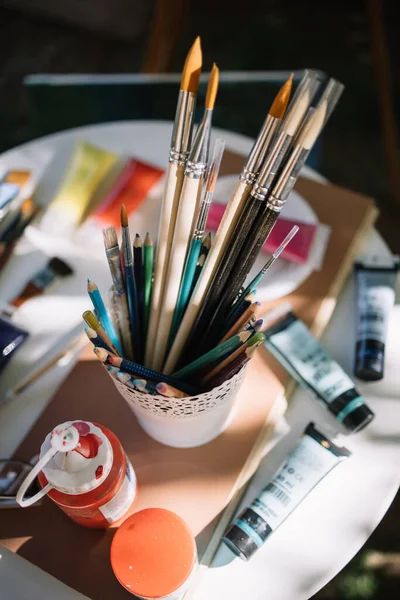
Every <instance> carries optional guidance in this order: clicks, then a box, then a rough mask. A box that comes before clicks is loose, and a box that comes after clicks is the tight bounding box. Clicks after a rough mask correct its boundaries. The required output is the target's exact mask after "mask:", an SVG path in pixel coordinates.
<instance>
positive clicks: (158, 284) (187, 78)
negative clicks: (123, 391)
mask: <svg viewBox="0 0 400 600" xmlns="http://www.w3.org/2000/svg"><path fill="white" fill-rule="evenodd" d="M201 67H202V53H201V46H200V38H199V37H198V38H196V40H195V42H194V44H193V46H192V47H191V49H190V51H189V53H188V55H187V58H186V62H185V65H184V68H183V73H182V79H181V83H180V91H179V97H178V105H177V108H176V115H175V123H174V128H173V132H172V138H171V147H170V153H169V161H168V168H167V172H166V177H165V186H164V193H163V199H162V203H161V215H160V222H159V230H158V238H157V246H156V255H155V265H154V284H153V293H152V298H151V308H150V320H149V326H148V331H147V340H146V353H145V364H146V365H147V366H149V367H150V366H152V356H153V352H154V345H155V342H156V336H157V328H158V323H159V317H160V309H161V305H162V302H163V297H164V288H165V281H166V277H167V271H168V265H169V259H170V253H171V249H172V242H173V236H174V231H175V223H176V215H177V212H178V205H179V198H180V194H181V190H182V184H183V177H184V172H185V167H186V162H187V158H188V155H189V151H190V147H191V141H192V130H193V120H194V113H195V105H196V94H197V88H198V86H199V80H200V73H201Z"/></svg>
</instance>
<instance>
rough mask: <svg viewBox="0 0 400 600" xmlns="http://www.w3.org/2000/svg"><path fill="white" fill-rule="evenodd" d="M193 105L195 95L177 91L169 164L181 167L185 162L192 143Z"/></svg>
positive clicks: (194, 103)
mask: <svg viewBox="0 0 400 600" xmlns="http://www.w3.org/2000/svg"><path fill="white" fill-rule="evenodd" d="M195 105H196V95H195V94H192V93H191V92H186V91H185V90H180V91H179V96H178V105H177V107H176V114H175V122H174V128H173V130H172V138H171V150H170V153H169V162H170V163H173V164H176V165H179V166H181V165H184V164H185V163H186V161H187V158H188V156H189V151H190V144H191V141H192V132H193V119H194V109H195Z"/></svg>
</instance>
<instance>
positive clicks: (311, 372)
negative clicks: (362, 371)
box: [265, 312, 374, 431]
mask: <svg viewBox="0 0 400 600" xmlns="http://www.w3.org/2000/svg"><path fill="white" fill-rule="evenodd" d="M265 336H266V342H265V345H266V347H267V348H268V350H270V351H271V352H272V354H273V355H274V356H275V357H276V358H277V359H278V360H279V362H280V363H281V364H282V365H283V366H284V367H285V368H286V369H287V370H288V371H289V373H290V374H291V375H292V376H293V377H294V378H295V379H296V381H298V382H299V383H300V384H302V385H303V386H304V387H305V388H306V389H307V390H309V391H310V392H311V393H312V394H313V395H314V396H316V397H317V398H318V399H319V400H320V401H321V402H322V403H323V404H324V405H325V406H326V407H327V408H328V410H329V411H330V412H332V413H333V414H334V415H335V417H336V418H337V419H338V420H339V421H340V422H342V423H343V425H345V427H347V428H348V429H350V430H351V431H358V430H360V429H362V428H363V427H365V426H366V425H367V424H368V423H369V422H370V421H371V420H372V419H373V418H374V413H373V412H372V411H371V410H370V409H369V407H368V406H367V405H366V404H365V402H364V399H363V398H362V396H361V395H360V394H359V393H358V391H357V390H356V388H355V385H354V382H353V381H352V380H351V379H350V377H349V376H348V375H347V374H346V373H345V372H344V371H343V369H342V367H341V366H340V365H338V363H337V362H336V361H334V360H333V358H331V357H330V356H329V354H328V353H327V352H326V351H325V350H324V348H323V347H322V346H321V344H320V343H319V342H318V340H316V339H315V337H314V336H313V335H312V333H311V332H310V330H309V329H308V328H307V326H306V325H305V324H304V323H303V321H301V320H300V319H298V318H297V317H296V316H295V315H294V314H293V313H292V312H290V313H289V314H288V315H287V316H286V317H285V318H284V319H282V320H281V321H279V322H278V323H277V324H276V325H273V326H272V327H270V328H269V329H267V331H265Z"/></svg>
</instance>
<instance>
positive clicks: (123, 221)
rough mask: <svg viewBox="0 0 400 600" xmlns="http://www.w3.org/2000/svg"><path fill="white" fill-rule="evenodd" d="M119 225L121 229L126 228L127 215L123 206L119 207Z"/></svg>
mask: <svg viewBox="0 0 400 600" xmlns="http://www.w3.org/2000/svg"><path fill="white" fill-rule="evenodd" d="M121 225H122V227H128V215H127V212H126V207H125V204H123V205H122V206H121Z"/></svg>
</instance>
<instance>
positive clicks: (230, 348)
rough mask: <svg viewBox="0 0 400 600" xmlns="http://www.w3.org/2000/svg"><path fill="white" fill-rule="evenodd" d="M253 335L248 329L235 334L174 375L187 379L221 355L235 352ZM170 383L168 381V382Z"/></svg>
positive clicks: (177, 377)
mask: <svg viewBox="0 0 400 600" xmlns="http://www.w3.org/2000/svg"><path fill="white" fill-rule="evenodd" d="M250 337H251V333H250V332H248V331H242V332H241V333H239V334H237V335H234V336H233V337H232V338H230V339H229V340H226V342H224V343H223V344H221V345H220V346H217V347H216V348H213V349H212V350H210V352H207V353H206V354H203V355H202V356H200V357H199V358H197V359H196V360H194V361H193V362H191V363H189V364H188V365H186V366H185V367H183V368H182V369H179V371H176V373H174V374H173V377H174V378H176V379H179V380H181V379H183V378H184V379H186V378H187V377H189V376H191V375H193V373H195V372H196V371H199V369H202V368H203V367H206V366H207V365H209V364H211V363H213V362H214V361H216V360H218V359H219V358H221V357H224V356H225V355H226V354H227V353H228V352H234V351H235V350H236V348H238V347H239V346H240V345H241V344H243V342H245V341H246V340H248V339H249V338H250ZM167 383H168V382H167Z"/></svg>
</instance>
